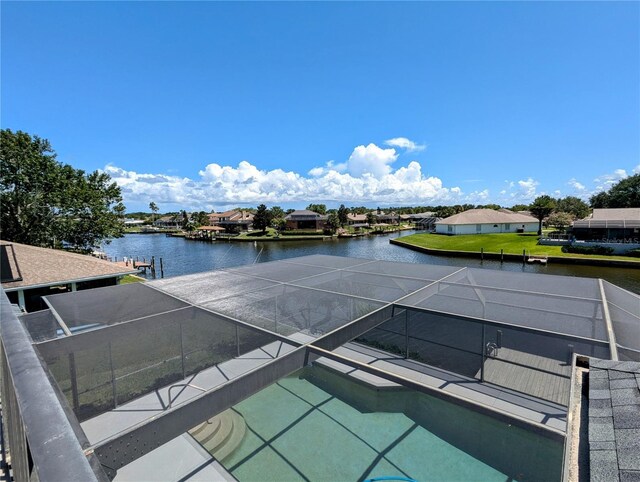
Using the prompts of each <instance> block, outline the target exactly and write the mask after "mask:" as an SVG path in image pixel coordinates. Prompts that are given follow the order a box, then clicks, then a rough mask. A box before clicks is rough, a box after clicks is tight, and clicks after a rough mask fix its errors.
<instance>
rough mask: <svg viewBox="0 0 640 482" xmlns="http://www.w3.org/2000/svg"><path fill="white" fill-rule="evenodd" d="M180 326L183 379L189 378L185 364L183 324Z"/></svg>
mask: <svg viewBox="0 0 640 482" xmlns="http://www.w3.org/2000/svg"><path fill="white" fill-rule="evenodd" d="M178 324H179V325H180V362H181V363H182V378H187V371H186V369H185V363H184V337H183V336H182V323H178Z"/></svg>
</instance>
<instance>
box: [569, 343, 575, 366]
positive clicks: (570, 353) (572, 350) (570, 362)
mask: <svg viewBox="0 0 640 482" xmlns="http://www.w3.org/2000/svg"><path fill="white" fill-rule="evenodd" d="M567 348H568V349H569V356H568V357H567V365H571V364H572V363H573V353H574V352H575V347H574V346H573V345H567Z"/></svg>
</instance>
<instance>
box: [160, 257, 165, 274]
mask: <svg viewBox="0 0 640 482" xmlns="http://www.w3.org/2000/svg"><path fill="white" fill-rule="evenodd" d="M160 278H164V265H163V264H162V258H160Z"/></svg>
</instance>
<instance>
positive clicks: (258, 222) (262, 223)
mask: <svg viewBox="0 0 640 482" xmlns="http://www.w3.org/2000/svg"><path fill="white" fill-rule="evenodd" d="M272 219H273V216H272V215H271V211H269V210H268V209H267V206H265V205H264V204H260V206H258V210H257V211H256V213H255V214H254V215H253V226H254V227H256V228H258V229H262V232H263V233H266V232H267V228H268V227H269V226H270V225H271V220H272Z"/></svg>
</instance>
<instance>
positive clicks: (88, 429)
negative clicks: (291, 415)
mask: <svg viewBox="0 0 640 482" xmlns="http://www.w3.org/2000/svg"><path fill="white" fill-rule="evenodd" d="M46 301H47V304H48V306H49V308H50V309H49V310H47V311H43V312H38V313H34V314H29V315H24V316H22V317H21V321H22V323H23V325H24V327H25V328H26V330H27V331H28V333H29V336H30V341H31V342H32V345H33V346H34V347H35V349H36V350H37V353H38V355H39V356H40V357H41V359H42V360H43V361H44V369H45V371H46V372H47V373H48V374H50V376H51V379H52V380H54V381H55V383H54V385H53V386H54V389H55V391H56V393H58V394H59V397H60V402H61V403H62V404H63V405H65V404H66V407H67V408H68V411H69V412H72V413H73V416H72V418H71V422H72V426H74V427H75V430H76V431H79V433H80V434H81V435H80V436H79V439H80V444H81V446H82V447H83V449H84V450H85V452H86V451H90V453H92V454H94V453H95V454H96V455H97V457H98V459H99V461H100V464H101V469H102V470H104V472H105V473H106V474H107V475H108V476H109V477H110V478H113V477H114V476H115V475H116V474H117V471H118V470H119V469H120V468H122V467H125V466H127V464H129V463H131V462H133V461H135V460H137V459H139V458H140V457H142V456H144V455H145V454H148V453H150V452H152V451H153V450H155V449H156V448H158V447H160V446H162V445H163V444H165V443H167V442H169V441H172V440H175V438H176V437H179V436H181V435H182V434H184V433H185V432H187V431H188V430H190V429H191V428H192V427H195V426H197V425H198V424H200V423H202V422H204V421H206V420H208V419H210V418H211V417H212V416H214V415H216V414H217V413H219V412H221V411H223V410H225V409H227V408H229V407H231V406H232V405H234V404H235V403H238V402H240V401H242V400H243V399H245V398H246V397H247V396H250V395H252V394H254V393H256V392H257V391H259V390H260V389H262V388H264V387H266V386H268V385H269V384H271V383H273V382H276V381H278V380H279V379H281V378H282V377H284V376H286V375H288V374H290V373H292V372H295V371H296V370H299V369H301V368H303V367H305V366H307V365H309V364H310V363H312V362H316V363H318V362H323V361H324V362H325V363H327V364H331V363H333V364H334V366H342V367H345V366H346V367H349V370H343V371H344V372H345V373H351V374H352V375H353V374H354V373H355V372H357V373H359V374H360V376H361V377H362V378H366V377H370V378H371V377H373V378H375V379H379V380H385V381H386V382H390V383H395V384H398V385H401V386H402V385H404V386H409V387H410V388H412V389H417V390H423V391H425V392H429V393H432V394H434V395H436V396H441V395H440V394H439V391H438V390H439V389H438V387H440V392H442V391H443V390H447V389H449V388H448V387H447V388H446V389H442V387H444V386H445V385H448V382H447V383H445V384H444V385H442V384H440V382H441V381H442V380H448V379H454V378H455V380H461V381H462V382H463V383H468V382H473V383H476V384H477V386H478V387H479V388H478V389H477V390H476V393H477V394H479V395H478V397H477V399H476V400H475V401H474V400H472V398H473V397H470V398H468V399H465V400H461V401H460V403H463V402H464V403H470V404H475V405H474V406H476V408H478V407H480V406H481V405H482V403H481V400H482V397H485V398H486V397H487V396H488V395H487V393H489V394H493V393H494V392H498V391H500V392H505V390H506V391H507V392H505V393H508V394H509V396H511V397H517V396H518V394H521V396H522V399H523V400H526V401H527V403H528V404H529V405H528V407H529V409H531V407H533V406H534V405H535V404H536V403H537V404H539V405H540V406H542V405H544V406H545V407H552V408H553V410H555V411H556V412H562V407H566V405H567V404H568V397H569V385H570V376H571V364H572V359H573V357H574V354H581V355H586V356H595V357H598V358H608V359H614V360H615V359H619V360H640V317H639V314H640V297H638V296H637V295H635V294H632V293H629V292H627V291H625V290H623V289H621V288H619V287H617V286H615V285H612V284H610V283H607V282H606V281H602V280H599V279H587V278H575V277H563V276H547V275H535V274H524V273H512V272H501V271H495V270H482V269H471V268H460V267H448V266H437V265H423V264H408V263H397V262H390V261H374V260H366V259H354V258H341V257H332V256H324V255H312V256H306V257H301V258H294V259H287V260H281V261H273V262H268V263H261V264H255V265H250V266H243V267H240V268H234V269H226V270H218V271H212V272H208V273H198V274H193V275H188V276H180V277H175V278H168V279H162V280H155V281H152V282H149V283H145V284H139V285H133V286H131V285H125V286H116V287H109V288H101V289H96V290H91V291H85V292H76V293H69V294H62V295H55V296H50V297H47V299H46ZM438 377H440V378H438ZM447 377H449V378H447ZM432 379H433V380H437V381H438V383H434V384H432V385H429V380H432ZM441 385H442V387H441ZM454 385H455V384H454ZM491 390H494V392H491ZM442 396H444V395H442ZM447 396H450V397H463V398H464V397H465V396H466V395H464V394H462V392H461V391H460V390H457V391H454V390H453V389H452V390H451V392H450V393H449V394H448V395H447ZM492 396H493V395H492ZM537 400H539V402H538V401H537ZM485 405H486V404H485ZM497 406H498V405H497V404H496V405H495V406H493V407H490V406H485V407H484V408H485V409H486V410H489V411H491V412H493V413H494V415H499V413H500V410H499V409H498V408H497ZM505 406H506V405H504V404H503V405H502V407H505ZM534 408H535V407H534ZM478 409H479V408H478ZM506 411H507V412H509V410H506ZM529 411H533V412H535V410H529ZM516 412H517V410H515V409H514V410H513V413H516ZM518 413H519V415H522V414H521V412H518ZM523 417H524V418H526V417H525V416H524V415H522V416H520V417H519V418H518V420H519V421H518V422H516V423H525V422H522V418H523ZM548 418H549V417H548V414H547V416H546V417H541V418H540V420H538V419H535V417H533V418H531V419H530V420H529V421H528V422H526V423H531V424H536V423H540V424H541V423H543V422H542V420H543V419H545V420H546V419H548ZM544 423H546V422H544ZM562 427H563V425H562V423H557V424H556V425H552V424H550V425H547V428H549V430H552V431H553V430H555V431H556V432H557V433H561V432H562V429H563V428H562Z"/></svg>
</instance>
